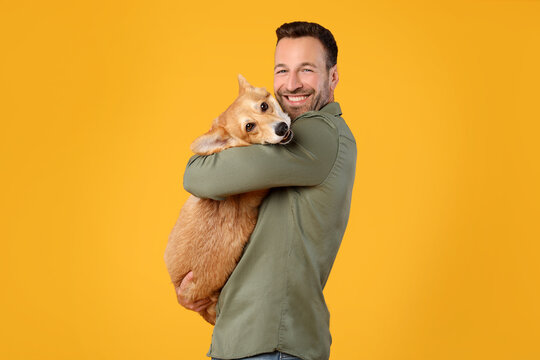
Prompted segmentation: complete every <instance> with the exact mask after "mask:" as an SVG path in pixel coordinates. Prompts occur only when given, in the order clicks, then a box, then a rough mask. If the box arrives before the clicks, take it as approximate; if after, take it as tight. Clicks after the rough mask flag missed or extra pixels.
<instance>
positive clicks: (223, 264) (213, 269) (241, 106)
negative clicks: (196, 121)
mask: <svg viewBox="0 0 540 360" xmlns="http://www.w3.org/2000/svg"><path fill="white" fill-rule="evenodd" d="M238 83H239V87H240V91H239V95H238V98H237V99H236V100H235V101H234V102H233V104H232V105H231V106H229V108H228V109H227V110H225V112H224V113H223V114H221V115H220V116H219V117H218V118H216V119H215V120H214V122H213V124H212V128H211V129H210V131H209V132H207V133H206V134H204V135H202V136H200V137H199V138H197V139H196V140H195V141H194V142H193V144H192V145H191V150H192V151H193V152H194V153H196V154H200V155H210V154H214V153H217V152H219V151H222V150H224V149H227V148H230V147H239V146H248V145H251V144H266V143H270V144H277V143H286V142H288V141H290V138H291V137H292V133H291V131H290V123H291V121H290V118H289V117H288V116H287V115H286V114H285V113H284V112H283V111H282V110H281V108H280V106H279V104H278V103H277V101H276V100H275V99H274V97H272V96H271V95H270V93H269V92H268V91H266V90H265V89H264V88H256V87H253V86H251V85H250V84H249V83H248V82H247V81H246V80H245V79H244V78H243V77H242V76H241V75H239V76H238ZM263 103H265V104H266V105H264V104H263ZM281 123H286V124H287V126H286V130H287V132H286V133H285V134H282V132H283V129H284V128H285V126H284V125H283V124H281ZM247 124H252V125H248V126H247V127H246V125H247ZM253 124H255V125H254V126H253ZM279 124H281V125H280V126H281V128H280V130H278V125H279ZM251 127H253V128H252V129H251V130H250V131H248V129H249V128H251ZM277 133H279V134H280V135H278V134H277ZM267 192H268V190H259V191H255V192H250V193H245V194H239V195H234V196H230V197H228V198H227V199H225V200H223V201H216V200H211V199H200V198H197V197H195V196H190V197H189V198H188V200H187V201H186V203H185V204H184V206H183V207H182V209H181V211H180V216H179V218H178V220H177V222H176V224H175V225H174V228H173V230H172V232H171V234H170V235H169V242H168V244H167V248H166V250H165V263H166V265H167V269H168V271H169V274H170V276H171V280H172V282H173V284H174V286H175V287H178V286H179V285H180V283H181V282H182V279H183V278H184V277H185V276H186V275H187V273H189V272H190V271H193V281H192V282H191V284H190V286H189V287H188V288H187V289H186V291H185V292H184V293H183V296H184V297H185V298H186V299H189V300H193V301H194V300H200V299H204V298H210V299H211V301H212V303H211V304H210V306H208V308H207V309H206V310H203V311H201V312H200V314H201V315H202V316H203V317H204V319H205V320H206V321H208V322H209V323H211V324H215V320H216V303H217V300H218V296H219V292H220V290H221V288H222V287H223V285H224V284H225V282H226V281H227V278H228V277H229V275H230V274H231V273H232V271H233V270H234V267H235V266H236V263H237V262H238V259H239V258H240V256H241V254H242V251H243V248H244V245H245V244H246V242H247V241H248V239H249V236H250V235H251V232H252V231H253V229H254V228H255V223H256V221H257V216H258V212H259V205H260V203H261V201H262V200H263V198H264V197H265V196H266V194H267Z"/></svg>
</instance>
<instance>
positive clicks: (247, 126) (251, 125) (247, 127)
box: [246, 123, 255, 132]
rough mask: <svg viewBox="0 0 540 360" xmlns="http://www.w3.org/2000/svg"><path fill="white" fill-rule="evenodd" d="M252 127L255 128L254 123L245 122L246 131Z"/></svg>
mask: <svg viewBox="0 0 540 360" xmlns="http://www.w3.org/2000/svg"><path fill="white" fill-rule="evenodd" d="M253 129H255V123H247V124H246V131H247V132H250V131H251V130H253Z"/></svg>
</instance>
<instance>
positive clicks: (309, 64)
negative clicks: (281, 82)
mask: <svg viewBox="0 0 540 360" xmlns="http://www.w3.org/2000/svg"><path fill="white" fill-rule="evenodd" d="M302 66H311V67H314V68H316V67H317V65H315V64H314V63H312V62H303V63H301V64H300V67H302ZM278 67H284V68H286V67H287V65H285V64H277V65H276V66H274V70H275V69H277V68H278Z"/></svg>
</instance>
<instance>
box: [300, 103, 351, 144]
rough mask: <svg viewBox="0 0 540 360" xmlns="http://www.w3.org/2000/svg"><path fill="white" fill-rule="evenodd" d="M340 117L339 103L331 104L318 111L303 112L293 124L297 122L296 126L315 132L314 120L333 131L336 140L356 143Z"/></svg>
mask: <svg viewBox="0 0 540 360" xmlns="http://www.w3.org/2000/svg"><path fill="white" fill-rule="evenodd" d="M341 115H342V111H341V106H340V105H339V103H337V102H331V103H328V104H326V105H325V106H323V107H322V108H321V109H320V110H318V111H308V112H305V113H304V114H302V115H301V116H299V117H298V118H297V119H296V120H295V123H296V122H298V125H300V124H303V125H304V126H301V127H302V128H305V129H306V130H308V131H309V130H311V131H316V130H317V126H314V125H315V122H314V120H319V122H320V123H324V124H326V126H327V127H329V128H331V129H333V133H334V134H335V136H336V137H337V138H339V137H346V138H348V139H349V140H351V141H353V142H356V141H355V138H354V136H353V134H352V132H351V130H350V128H349V126H348V125H347V123H346V122H345V120H344V119H343V117H342V116H341ZM293 124H294V123H293Z"/></svg>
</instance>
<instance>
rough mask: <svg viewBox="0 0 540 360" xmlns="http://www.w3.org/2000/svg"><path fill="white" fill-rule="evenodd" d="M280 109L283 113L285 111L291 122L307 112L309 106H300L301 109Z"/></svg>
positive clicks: (288, 107)
mask: <svg viewBox="0 0 540 360" xmlns="http://www.w3.org/2000/svg"><path fill="white" fill-rule="evenodd" d="M282 108H283V111H285V112H286V113H287V114H288V115H289V117H290V118H291V119H292V120H294V119H296V118H297V117H299V116H300V115H302V114H303V113H305V112H308V111H309V110H310V109H309V106H301V107H292V106H291V107H290V106H285V107H282Z"/></svg>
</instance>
